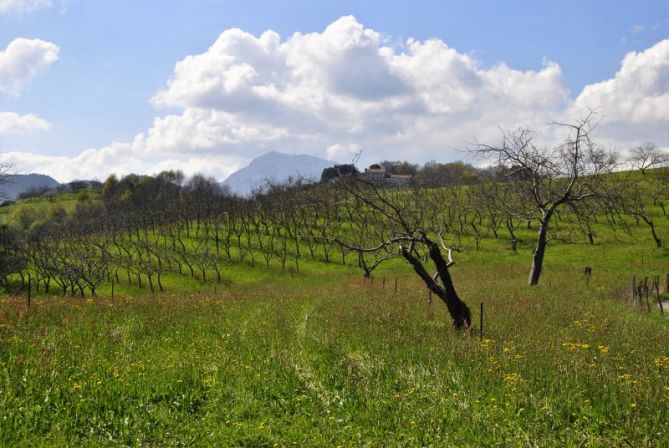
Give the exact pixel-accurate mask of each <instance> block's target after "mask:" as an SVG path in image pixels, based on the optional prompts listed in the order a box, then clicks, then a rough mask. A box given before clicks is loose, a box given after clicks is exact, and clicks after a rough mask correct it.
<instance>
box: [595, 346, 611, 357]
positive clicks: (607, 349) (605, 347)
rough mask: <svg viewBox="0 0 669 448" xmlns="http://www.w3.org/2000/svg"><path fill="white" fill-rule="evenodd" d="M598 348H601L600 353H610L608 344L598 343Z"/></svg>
mask: <svg viewBox="0 0 669 448" xmlns="http://www.w3.org/2000/svg"><path fill="white" fill-rule="evenodd" d="M597 348H598V349H599V353H601V354H602V355H606V354H608V353H609V346H608V345H598V346H597Z"/></svg>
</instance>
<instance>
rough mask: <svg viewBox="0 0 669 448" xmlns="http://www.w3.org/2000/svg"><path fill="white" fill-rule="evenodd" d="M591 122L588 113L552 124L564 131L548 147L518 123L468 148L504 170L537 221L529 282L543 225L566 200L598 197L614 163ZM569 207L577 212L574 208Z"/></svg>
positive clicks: (536, 267) (539, 263)
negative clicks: (494, 139)
mask: <svg viewBox="0 0 669 448" xmlns="http://www.w3.org/2000/svg"><path fill="white" fill-rule="evenodd" d="M596 124H597V123H596V122H594V116H593V114H592V113H590V114H589V115H588V116H587V117H586V118H585V119H583V120H579V121H576V122H574V123H556V125H558V126H560V127H562V128H564V129H565V130H566V131H567V132H568V135H567V138H566V139H565V140H564V142H563V143H562V144H560V145H558V146H556V147H554V148H550V149H548V148H544V147H540V146H538V145H537V143H536V133H535V132H533V131H531V130H528V129H522V128H521V129H518V130H517V131H515V132H511V133H506V132H505V133H503V136H502V137H503V138H502V143H501V144H499V145H497V146H491V145H486V144H480V145H477V146H476V147H475V148H473V149H472V152H474V153H475V154H476V155H478V156H480V157H483V158H489V159H492V160H493V161H494V162H495V163H496V164H497V165H498V166H499V167H500V168H502V169H503V170H504V172H505V173H507V174H506V177H507V178H508V182H512V183H513V185H514V186H515V187H516V191H517V193H518V194H519V195H521V199H522V200H521V203H522V204H523V207H525V206H527V207H529V209H530V210H532V212H533V216H532V217H533V219H536V220H537V221H538V222H539V230H538V232H537V239H536V244H535V247H534V252H533V256H532V268H531V270H530V275H529V281H528V283H529V284H530V285H532V286H534V285H537V284H538V283H539V277H540V276H541V270H542V267H543V261H544V255H545V252H546V246H547V245H548V241H549V238H548V230H549V226H550V225H551V221H552V219H553V218H554V217H555V213H556V211H558V209H560V208H561V207H562V206H567V205H569V204H573V203H577V202H580V201H597V200H598V199H600V198H601V195H602V194H603V189H602V188H601V184H602V183H603V182H604V177H603V176H602V175H603V174H605V173H609V172H611V171H612V170H613V168H614V167H615V166H616V160H617V159H616V154H615V153H613V152H609V151H607V150H605V149H603V148H602V147H601V146H598V145H596V144H595V143H594V142H592V141H591V140H590V133H591V131H592V129H593V128H594V126H595V125H596ZM573 210H574V212H578V210H579V208H573ZM519 212H522V211H519Z"/></svg>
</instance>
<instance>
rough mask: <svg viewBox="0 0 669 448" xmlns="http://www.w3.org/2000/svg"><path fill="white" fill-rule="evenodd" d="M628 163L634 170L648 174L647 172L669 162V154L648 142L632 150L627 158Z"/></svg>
mask: <svg viewBox="0 0 669 448" xmlns="http://www.w3.org/2000/svg"><path fill="white" fill-rule="evenodd" d="M627 161H628V162H629V164H630V165H631V166H632V168H634V169H638V170H639V171H641V174H644V175H645V174H646V170H647V169H649V168H652V167H654V166H658V165H665V164H666V163H667V162H669V154H667V152H666V151H664V150H663V149H662V148H658V147H657V145H656V144H655V143H653V142H646V143H644V144H642V145H639V146H637V147H635V148H632V149H631V150H630V152H629V155H628V156H627Z"/></svg>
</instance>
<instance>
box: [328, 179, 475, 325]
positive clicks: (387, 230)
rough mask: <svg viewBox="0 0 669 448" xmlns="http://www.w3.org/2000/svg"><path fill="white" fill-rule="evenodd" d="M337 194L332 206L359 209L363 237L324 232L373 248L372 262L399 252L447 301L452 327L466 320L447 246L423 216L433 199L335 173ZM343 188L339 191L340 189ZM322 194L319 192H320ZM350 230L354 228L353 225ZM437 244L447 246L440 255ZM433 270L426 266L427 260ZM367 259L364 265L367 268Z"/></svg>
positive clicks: (363, 249)
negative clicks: (363, 222) (363, 224)
mask: <svg viewBox="0 0 669 448" xmlns="http://www.w3.org/2000/svg"><path fill="white" fill-rule="evenodd" d="M338 189H339V192H340V194H336V195H332V196H331V198H332V203H331V205H330V206H331V207H332V208H337V209H342V208H343V209H351V210H364V211H365V215H366V222H368V223H370V225H369V226H367V227H366V229H367V235H366V242H365V243H364V244H361V242H360V237H359V235H355V233H356V232H355V231H352V230H351V229H349V231H348V232H346V233H345V234H344V235H340V236H335V237H331V238H329V239H330V240H331V241H334V242H336V243H337V244H339V245H340V246H342V247H346V248H347V249H348V250H351V251H353V252H356V253H358V254H359V255H365V254H375V259H374V261H373V262H372V263H373V264H374V263H377V261H379V260H381V261H383V260H386V259H389V258H392V257H397V256H400V257H402V258H404V260H406V261H407V262H408V263H409V264H410V265H411V266H412V268H413V269H414V271H415V272H416V274H418V276H419V277H420V278H421V280H422V281H423V282H424V283H425V285H426V286H427V287H428V288H429V289H430V290H431V291H432V292H433V293H434V294H436V295H437V296H438V297H439V298H440V299H441V300H442V301H443V302H444V303H445V304H446V306H447V308H448V311H449V313H450V316H451V318H452V320H453V324H454V326H455V327H456V328H457V329H466V328H468V327H469V326H470V325H471V313H470V310H469V308H468V307H467V305H466V304H465V302H463V301H462V300H461V299H460V297H459V296H458V294H457V292H456V290H455V285H454V284H453V279H452V277H451V274H450V272H449V268H450V267H451V266H452V265H453V260H452V258H451V250H450V249H449V248H448V247H446V245H445V244H444V241H443V239H442V235H441V233H440V231H439V229H438V228H435V227H434V226H433V225H432V224H431V223H432V222H433V220H431V219H429V216H431V215H432V214H433V213H434V204H433V203H432V202H431V201H430V200H429V198H430V195H429V194H425V191H424V190H419V189H412V190H409V191H406V190H394V189H393V190H388V189H384V190H380V189H377V188H376V187H375V186H374V185H373V184H372V183H371V182H368V181H365V180H363V179H361V178H353V177H351V178H348V179H340V180H339V182H338ZM341 193H343V194H341ZM324 194H325V193H324ZM355 230H358V228H357V227H356V229H355ZM442 250H445V251H447V252H448V259H446V258H444V254H443V252H442ZM428 260H429V261H430V262H431V264H433V265H434V267H435V268H436V273H435V274H434V275H431V274H430V273H429V272H428V269H429V264H428ZM369 267H370V266H369V265H367V269H369Z"/></svg>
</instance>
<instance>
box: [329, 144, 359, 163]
mask: <svg viewBox="0 0 669 448" xmlns="http://www.w3.org/2000/svg"><path fill="white" fill-rule="evenodd" d="M360 149H361V147H360V145H358V144H357V143H336V144H334V145H332V146H328V149H326V150H325V154H326V155H327V157H328V160H338V161H345V162H350V161H351V160H353V158H354V157H355V155H356V154H358V153H359V152H360Z"/></svg>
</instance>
